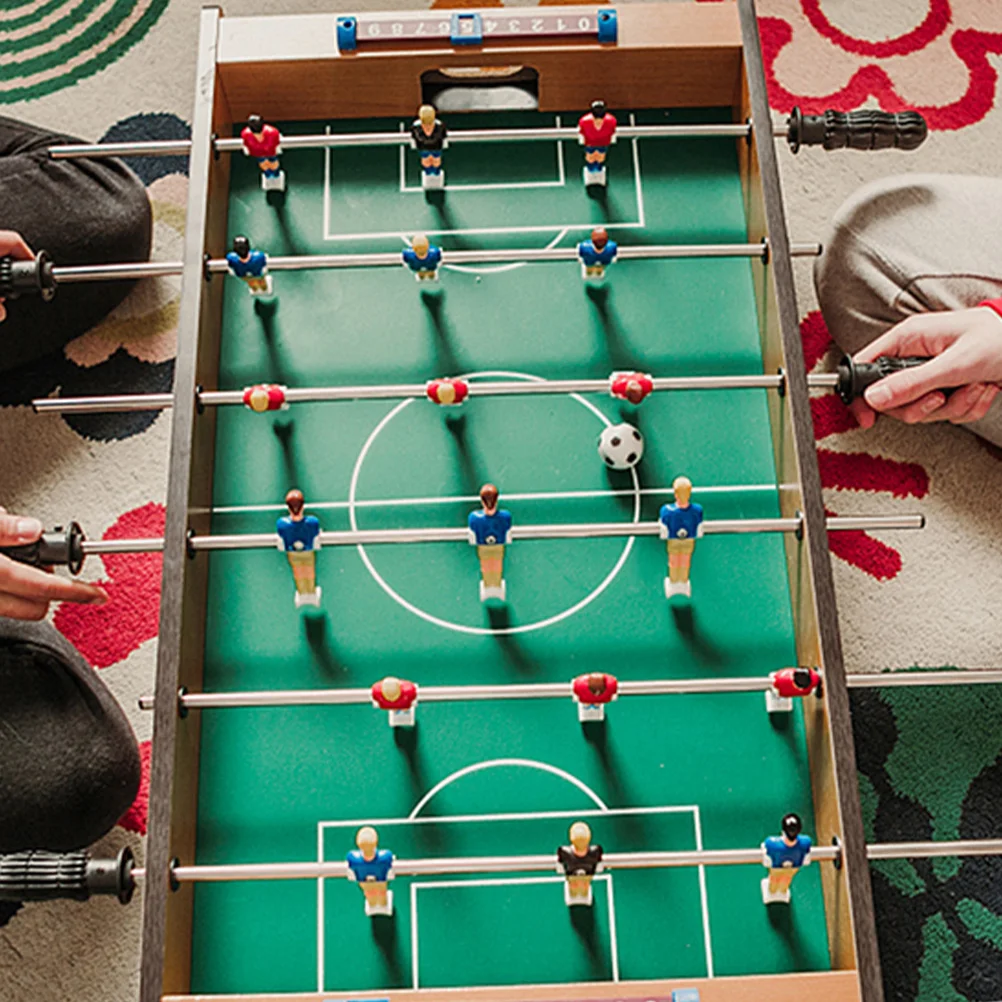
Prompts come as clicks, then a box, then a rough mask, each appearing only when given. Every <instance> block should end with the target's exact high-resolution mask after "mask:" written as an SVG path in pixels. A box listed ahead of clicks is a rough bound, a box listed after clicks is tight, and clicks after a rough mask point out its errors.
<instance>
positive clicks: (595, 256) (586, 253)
mask: <svg viewBox="0 0 1002 1002" xmlns="http://www.w3.org/2000/svg"><path fill="white" fill-rule="evenodd" d="M618 250H619V245H618V244H617V243H616V241H615V240H607V241H606V242H605V245H604V246H603V247H602V248H601V249H599V248H597V247H596V246H595V244H594V243H593V242H592V241H591V240H582V241H581V243H579V244H578V257H579V258H581V261H582V263H583V264H585V265H586V266H587V267H589V268H591V267H594V266H595V265H597V264H601V265H607V264H612V262H613V261H614V260H615V258H616V253H617V252H618Z"/></svg>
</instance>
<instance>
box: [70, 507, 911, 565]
mask: <svg viewBox="0 0 1002 1002" xmlns="http://www.w3.org/2000/svg"><path fill="white" fill-rule="evenodd" d="M801 525H802V520H801V519H799V518H733V519H716V520H714V521H712V522H704V523H703V533H704V534H705V535H707V536H716V535H721V534H744V533H753V532H798V531H800V529H801ZM924 526H925V516H924V515H866V516H844V515H833V516H831V517H830V518H828V519H827V520H826V527H827V529H828V531H829V532H839V531H846V530H852V531H856V530H880V529H921V528H923V527H924ZM660 534H661V523H660V522H584V523H577V524H574V523H568V524H566V525H521V526H520V525H516V526H514V527H513V528H512V530H511V538H512V540H513V541H514V540H528V539H605V538H619V537H623V536H658V535H660ZM467 538H468V530H467V529H464V528H460V527H444V528H433V529H367V530H366V529H363V530H357V531H347V530H346V531H341V532H321V533H320V536H319V539H320V543H321V545H322V546H362V545H381V544H399V543H465V542H466V541H467ZM277 541H278V536H277V535H275V534H274V533H268V532H258V533H240V534H238V535H211V536H192V537H191V538H190V539H189V540H188V545H189V546H190V547H191V549H192V550H269V549H272V548H274V547H275V546H276V545H277ZM81 545H82V547H83V552H84V555H85V556H90V555H92V554H96V553H153V552H156V551H158V550H161V549H162V548H163V540H160V539H101V540H93V541H91V540H85V541H84V542H83V543H82V544H81Z"/></svg>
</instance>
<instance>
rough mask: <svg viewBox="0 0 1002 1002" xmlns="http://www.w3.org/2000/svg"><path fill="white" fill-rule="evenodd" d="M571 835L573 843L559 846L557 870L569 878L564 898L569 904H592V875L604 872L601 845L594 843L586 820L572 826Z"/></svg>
mask: <svg viewBox="0 0 1002 1002" xmlns="http://www.w3.org/2000/svg"><path fill="white" fill-rule="evenodd" d="M568 837H569V838H570V840H571V844H570V845H562V846H560V847H559V848H558V849H557V873H562V874H563V875H564V876H565V877H566V878H567V882H566V883H565V884H564V901H565V902H566V903H567V904H568V905H591V903H592V893H591V882H592V878H593V877H594V876H595V874H596V873H601V872H602V847H601V846H600V845H592V841H591V829H590V828H589V827H588V825H586V824H585V823H584V822H583V821H575V822H574V824H572V825H571V828H570V831H569V832H568Z"/></svg>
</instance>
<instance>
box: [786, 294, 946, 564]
mask: <svg viewBox="0 0 1002 1002" xmlns="http://www.w3.org/2000/svg"><path fill="white" fill-rule="evenodd" d="M800 336H801V340H802V341H803V345H804V362H805V364H806V367H807V371H808V372H810V371H811V370H812V369H813V368H814V367H815V366H816V365H817V364H818V363H819V362H820V361H821V360H822V359H823V358H824V357H825V355H827V354H828V351H829V349H830V348H831V347H832V345H833V342H832V339H831V335H830V334H829V333H828V327H827V326H826V324H825V321H824V318H823V317H822V316H821V313H820V311H818V310H815V311H814V312H813V313H809V314H808V315H807V316H806V317H804V319H803V321H801V324H800ZM811 415H812V417H813V418H814V438H815V440H816V441H817V442H821V441H822V440H823V439H826V438H828V436H829V435H835V434H838V433H840V432H845V431H850V430H852V429H853V428H856V427H858V425H857V424H856V419H855V418H854V417H853V415H852V412H851V411H850V410H849V408H848V407H846V405H845V404H843V403H842V401H841V400H840V399H839V398H838V397H837V396H836V395H835V394H834V393H828V394H825V395H824V396H819V397H812V398H811ZM818 467H819V468H820V470H821V486H822V487H824V488H825V489H827V490H842V491H871V492H879V493H883V494H890V495H891V496H892V497H896V498H906V497H913V498H923V497H925V496H926V494H928V493H929V474H928V473H927V472H926V470H925V467H923V466H921V465H920V464H918V463H902V462H900V461H898V460H896V459H887V458H885V457H884V456H874V455H872V454H871V453H868V452H841V451H838V452H836V451H834V450H832V449H826V448H824V447H823V446H820V445H819V446H818ZM825 510H826V513H827V514H828V515H835V514H837V512H834V511H829V510H828V509H825ZM828 546H829V549H830V550H831V551H832V553H834V554H835V556H837V557H839V558H841V559H842V560H844V561H845V562H846V563H848V564H852V566H853V567H858V568H859V569H860V570H861V571H864V572H865V573H866V574H869V575H870V576H871V577H874V578H876V579H877V580H878V581H889V580H890V579H891V578H894V577H897V575H898V574H899V573H900V571H901V554H900V553H899V552H898V551H897V550H895V549H894V548H893V547H891V546H888V545H887V544H886V543H882V542H881V541H880V540H879V539H874V537H873V536H871V535H869V534H868V533H866V532H834V533H832V534H831V535H830V536H829V537H828Z"/></svg>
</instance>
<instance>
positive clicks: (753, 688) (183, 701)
mask: <svg viewBox="0 0 1002 1002" xmlns="http://www.w3.org/2000/svg"><path fill="white" fill-rule="evenodd" d="M771 685H772V682H771V681H770V680H769V679H768V678H695V679H655V680H653V681H647V682H644V681H640V682H620V683H619V689H618V695H619V696H669V695H693V694H701V693H722V692H723V693H727V692H765V690H766V689H768V688H770V686H771ZM572 695H573V693H572V689H571V683H570V682H525V683H514V684H512V685H429V686H420V687H419V689H418V702H420V703H466V702H470V701H480V700H497V699H570V698H571V697H572ZM178 702H179V703H180V705H181V706H183V707H184V708H185V709H188V710H218V709H234V708H236V709H247V708H252V707H263V706H367V705H370V704H371V703H372V693H371V691H370V690H369V689H286V690H275V691H272V692H186V693H184V694H183V695H181V696H179V697H178ZM153 705H154V702H153V697H152V696H140V697H139V708H140V709H141V710H152V709H153Z"/></svg>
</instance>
